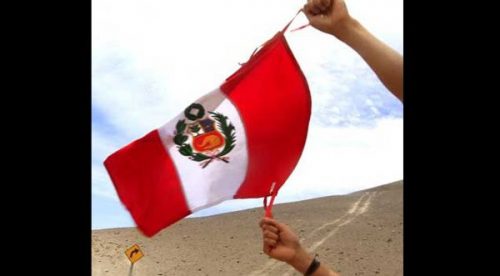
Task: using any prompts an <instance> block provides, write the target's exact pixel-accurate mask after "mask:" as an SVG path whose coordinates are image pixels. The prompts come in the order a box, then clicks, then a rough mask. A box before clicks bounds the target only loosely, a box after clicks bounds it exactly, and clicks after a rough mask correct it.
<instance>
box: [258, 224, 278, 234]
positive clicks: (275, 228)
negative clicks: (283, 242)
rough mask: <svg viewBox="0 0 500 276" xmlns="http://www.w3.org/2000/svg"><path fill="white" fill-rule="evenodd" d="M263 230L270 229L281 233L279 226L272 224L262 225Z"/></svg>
mask: <svg viewBox="0 0 500 276" xmlns="http://www.w3.org/2000/svg"><path fill="white" fill-rule="evenodd" d="M262 230H268V231H271V232H273V233H276V234H277V233H279V230H278V228H277V227H275V226H272V225H270V224H264V225H263V226H262Z"/></svg>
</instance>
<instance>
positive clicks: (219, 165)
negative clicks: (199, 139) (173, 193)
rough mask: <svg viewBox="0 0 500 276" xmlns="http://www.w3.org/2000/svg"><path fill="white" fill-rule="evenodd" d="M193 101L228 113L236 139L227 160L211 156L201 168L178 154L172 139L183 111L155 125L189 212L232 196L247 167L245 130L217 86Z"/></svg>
mask: <svg viewBox="0 0 500 276" xmlns="http://www.w3.org/2000/svg"><path fill="white" fill-rule="evenodd" d="M196 103H200V104H202V105H203V106H204V107H205V109H206V111H216V112H219V113H222V114H224V115H225V116H227V118H228V119H229V121H230V122H231V123H232V124H233V125H234V127H235V135H236V143H235V147H234V148H233V150H232V151H231V152H229V153H228V154H227V155H226V156H227V157H229V163H225V162H223V161H220V160H217V159H214V160H213V161H212V162H210V164H209V165H208V166H207V167H205V168H202V167H201V166H200V162H196V161H193V160H190V159H189V158H188V157H187V156H183V155H181V154H180V153H179V150H178V147H177V146H176V145H175V144H174V142H173V138H174V136H175V126H176V124H177V122H178V121H179V120H181V119H184V112H182V113H181V114H179V116H177V117H176V118H175V119H173V120H172V121H170V122H168V123H167V124H165V125H164V126H162V127H161V128H159V129H158V130H159V133H160V136H161V138H162V141H163V144H164V145H165V148H166V149H167V150H168V153H169V155H170V157H171V158H172V161H173V162H174V164H175V167H176V169H177V172H178V175H179V178H180V180H181V182H182V187H183V190H184V195H185V197H186V202H187V203H188V206H189V209H190V210H191V211H192V212H195V211H196V210H199V209H202V208H206V207H209V206H212V205H215V204H217V203H219V202H221V201H224V200H227V199H232V198H233V196H234V194H235V193H236V192H237V191H238V188H239V187H240V185H241V184H242V183H243V180H244V179H245V176H246V172H247V168H248V150H247V141H246V136H245V130H244V128H243V122H242V121H241V118H240V116H239V114H238V111H237V110H236V108H235V106H233V104H232V103H231V101H229V100H228V99H227V98H226V97H225V95H224V93H222V91H220V89H216V90H214V91H212V92H211V93H209V94H208V95H206V96H204V97H202V98H200V99H198V100H197V101H196Z"/></svg>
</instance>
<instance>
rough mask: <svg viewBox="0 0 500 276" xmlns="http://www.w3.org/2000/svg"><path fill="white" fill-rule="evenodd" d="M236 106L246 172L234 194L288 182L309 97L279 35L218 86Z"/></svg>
mask: <svg viewBox="0 0 500 276" xmlns="http://www.w3.org/2000/svg"><path fill="white" fill-rule="evenodd" d="M221 90H222V91H223V92H224V93H225V94H226V95H227V96H228V98H229V99H230V100H231V102H232V103H233V104H234V105H235V106H236V108H237V109H238V111H239V113H240V116H241V118H242V121H243V125H244V127H245V132H246V135H247V141H248V158H249V162H248V163H249V164H248V171H247V176H246V178H245V181H244V182H243V184H242V185H241V187H240V188H239V190H238V192H237V193H236V195H235V198H247V197H261V196H264V195H268V194H269V188H270V186H271V184H272V182H274V181H276V185H277V187H275V189H279V188H280V186H281V185H282V184H283V183H284V182H285V181H286V179H287V178H288V177H289V175H290V174H291V172H292V171H293V169H294V168H295V166H296V165H297V162H298V160H299V158H300V155H301V154H302V150H303V148H304V144H305V140H306V136H307V130H308V125H309V118H310V114H311V97H310V93H309V87H308V85H307V81H306V79H305V76H304V74H303V73H302V71H301V70H300V67H299V65H298V63H297V61H296V60H295V58H294V56H293V54H292V52H291V50H290V49H289V47H288V44H287V42H286V40H285V38H284V36H283V34H282V33H278V34H277V35H276V36H275V37H274V38H272V39H271V40H270V41H269V42H268V43H267V44H266V45H265V46H264V47H263V48H262V49H261V50H260V51H259V52H258V53H257V54H256V55H255V56H254V57H253V58H252V59H250V60H249V62H247V63H246V64H245V65H244V66H243V67H242V68H240V70H239V71H237V72H236V73H235V74H233V75H232V76H231V77H230V78H228V80H227V81H226V82H225V83H224V84H223V85H222V86H221Z"/></svg>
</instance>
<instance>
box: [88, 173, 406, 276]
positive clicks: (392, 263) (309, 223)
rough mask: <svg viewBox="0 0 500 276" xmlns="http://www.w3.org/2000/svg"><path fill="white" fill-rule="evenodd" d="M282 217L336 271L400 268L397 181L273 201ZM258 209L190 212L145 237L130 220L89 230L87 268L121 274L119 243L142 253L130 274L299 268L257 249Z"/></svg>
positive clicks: (398, 271) (103, 274) (126, 268)
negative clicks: (336, 193)
mask: <svg viewBox="0 0 500 276" xmlns="http://www.w3.org/2000/svg"><path fill="white" fill-rule="evenodd" d="M273 214H274V217H275V218H276V219H278V220H280V221H281V222H284V223H286V224H288V225H289V226H290V227H291V228H292V229H294V230H295V232H296V233H297V234H298V235H299V236H300V238H301V239H302V240H303V242H302V243H303V245H304V246H305V247H306V248H308V249H309V251H310V252H312V253H317V254H318V255H319V259H320V261H321V262H323V263H325V264H327V265H328V266H330V267H331V268H333V269H335V270H336V271H338V272H340V274H341V275H345V276H347V275H384V276H385V275H387V276H392V275H403V181H398V182H394V183H390V184H387V185H382V186H378V187H375V188H372V189H368V190H363V191H359V192H355V193H351V194H348V195H342V196H329V197H323V198H317V199H311V200H305V201H300V202H294V203H284V204H277V205H275V206H274V207H273ZM262 216H263V209H262V208H257V209H249V210H244V211H239V212H234V213H227V214H221V215H216V216H211V217H203V218H190V219H184V220H181V221H180V222H178V223H176V224H174V225H172V226H170V227H168V228H166V229H164V230H163V231H161V232H160V233H158V234H157V235H156V236H154V237H153V238H147V237H145V236H143V235H142V234H141V233H140V232H138V231H137V230H136V229H135V228H119V229H105V230H93V231H92V275H93V276H111V275H113V276H114V275H119V276H128V275H129V272H130V262H129V260H128V259H127V257H126V256H125V254H124V251H125V250H126V248H128V247H130V246H132V245H133V244H134V243H137V244H138V245H139V246H140V247H141V249H142V251H143V252H144V255H145V256H144V257H143V258H142V259H141V260H139V261H138V262H137V263H135V264H134V267H133V270H132V275H134V276H157V275H162V276H165V275H169V276H170V275H175V276H177V275H179V276H182V275H232V276H234V275H301V274H299V273H297V272H296V271H294V270H293V269H291V268H290V267H289V266H288V265H286V264H284V263H281V262H278V261H274V260H272V259H270V258H269V257H268V256H267V255H265V254H264V253H263V252H262V240H261V232H260V228H259V227H258V222H259V220H260V218H261V217H262Z"/></svg>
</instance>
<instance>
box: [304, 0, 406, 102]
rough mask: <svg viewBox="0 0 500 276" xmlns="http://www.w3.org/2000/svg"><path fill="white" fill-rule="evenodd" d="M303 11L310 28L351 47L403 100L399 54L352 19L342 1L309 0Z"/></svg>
mask: <svg viewBox="0 0 500 276" xmlns="http://www.w3.org/2000/svg"><path fill="white" fill-rule="evenodd" d="M303 11H304V13H305V15H306V16H307V18H308V19H309V22H310V23H311V25H312V26H313V27H315V28H316V29H318V30H320V31H322V32H325V33H328V34H331V35H333V36H335V37H337V38H338V39H339V40H341V41H343V42H344V43H346V44H347V45H349V46H350V47H351V48H352V49H353V50H355V51H356V52H357V53H358V54H359V55H360V56H361V57H362V58H363V59H364V60H365V61H366V63H367V64H368V65H369V66H370V67H371V68H372V70H373V71H374V72H375V74H376V75H377V76H378V78H379V79H380V80H381V81H382V83H383V84H384V85H385V87H386V88H387V89H388V90H389V91H391V93H392V94H394V95H395V96H396V97H397V98H398V99H399V100H400V101H403V56H402V55H400V54H399V53H398V52H396V51H395V50H394V49H392V48H390V47H389V46H388V45H386V44H385V43H383V42H382V41H380V40H379V39H377V38H376V37H375V36H373V35H372V34H371V33H370V32H369V31H368V30H366V29H365V28H364V27H363V26H362V25H361V23H359V22H358V21H357V20H356V19H354V18H352V17H351V16H350V15H349V12H348V11H347V7H346V5H345V2H344V0H309V1H308V2H307V4H305V5H304V8H303Z"/></svg>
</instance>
